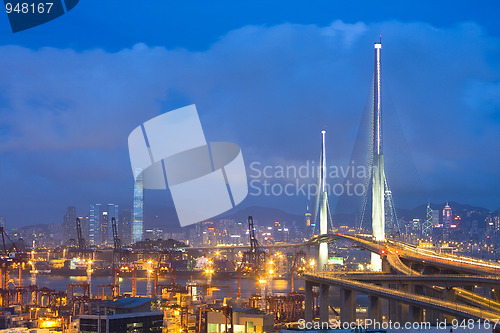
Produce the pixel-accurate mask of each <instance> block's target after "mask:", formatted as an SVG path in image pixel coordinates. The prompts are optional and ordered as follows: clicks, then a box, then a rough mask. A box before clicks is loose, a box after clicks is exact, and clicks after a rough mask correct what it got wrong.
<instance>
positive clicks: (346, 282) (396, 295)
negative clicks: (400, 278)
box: [304, 273, 498, 322]
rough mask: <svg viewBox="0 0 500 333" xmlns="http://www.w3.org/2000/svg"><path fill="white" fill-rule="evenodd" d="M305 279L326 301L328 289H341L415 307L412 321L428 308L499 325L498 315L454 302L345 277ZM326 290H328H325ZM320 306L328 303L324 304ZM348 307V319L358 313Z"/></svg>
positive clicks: (343, 308) (343, 309) (331, 275)
mask: <svg viewBox="0 0 500 333" xmlns="http://www.w3.org/2000/svg"><path fill="white" fill-rule="evenodd" d="M304 278H305V279H306V281H307V282H308V283H306V289H307V288H311V287H312V285H318V286H320V297H323V298H325V297H326V298H327V297H328V288H327V287H329V286H334V287H339V288H341V289H343V290H349V291H354V292H360V293H363V294H367V295H369V296H372V297H377V298H383V299H388V300H394V301H397V302H400V303H403V304H408V305H410V306H412V307H413V310H412V311H410V316H411V318H409V319H410V321H419V320H422V309H424V308H425V309H429V310H435V311H439V312H440V313H444V314H447V315H450V316H453V317H456V318H465V319H474V320H489V321H491V322H495V321H496V320H498V313H497V312H496V311H488V310H484V309H481V308H477V307H474V306H469V305H463V304H458V303H457V302H454V301H446V300H440V299H436V298H432V297H427V296H421V295H415V294H410V293H407V292H404V291H400V290H394V289H390V288H385V287H381V286H378V285H374V284H370V283H365V282H361V281H355V280H352V279H347V278H343V277H342V276H339V275H338V274H334V273H322V274H304ZM325 286H327V287H326V288H325ZM325 291H326V292H325ZM307 295H308V290H306V297H307ZM320 302H325V301H324V300H323V301H322V300H320ZM325 303H326V302H325ZM344 303H345V302H344ZM306 304H307V300H306ZM353 305H354V303H353ZM348 306H349V305H348V304H342V306H341V313H342V312H344V313H345V315H346V314H348V313H349V312H353V311H354V310H353V309H347V307H348ZM307 316H308V311H307V309H306V321H307V320H308V318H307ZM348 317H349V315H347V318H345V319H346V320H347V321H349V319H351V320H352V319H353V318H348ZM310 319H311V320H312V318H310ZM323 319H326V318H322V320H323ZM342 321H344V320H342Z"/></svg>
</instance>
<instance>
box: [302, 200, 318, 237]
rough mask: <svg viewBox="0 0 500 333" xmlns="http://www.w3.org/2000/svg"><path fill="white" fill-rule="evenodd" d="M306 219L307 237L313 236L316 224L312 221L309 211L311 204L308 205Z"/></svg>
mask: <svg viewBox="0 0 500 333" xmlns="http://www.w3.org/2000/svg"><path fill="white" fill-rule="evenodd" d="M305 220H306V237H311V236H312V235H313V233H314V229H315V227H316V224H315V223H314V222H312V221H311V212H310V211H309V206H307V210H306V214H305Z"/></svg>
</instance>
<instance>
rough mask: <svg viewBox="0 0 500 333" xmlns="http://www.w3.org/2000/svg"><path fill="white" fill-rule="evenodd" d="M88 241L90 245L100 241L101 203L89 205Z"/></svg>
mask: <svg viewBox="0 0 500 333" xmlns="http://www.w3.org/2000/svg"><path fill="white" fill-rule="evenodd" d="M89 242H90V244H91V245H98V244H99V243H100V242H101V204H95V205H90V214H89Z"/></svg>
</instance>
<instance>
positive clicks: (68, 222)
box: [63, 206, 77, 242]
mask: <svg viewBox="0 0 500 333" xmlns="http://www.w3.org/2000/svg"><path fill="white" fill-rule="evenodd" d="M71 238H73V239H75V240H76V239H77V236H76V207H73V206H69V207H68V208H67V209H66V214H64V219H63V241H64V242H67V241H69V240H70V239H71Z"/></svg>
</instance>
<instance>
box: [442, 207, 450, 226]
mask: <svg viewBox="0 0 500 333" xmlns="http://www.w3.org/2000/svg"><path fill="white" fill-rule="evenodd" d="M451 220H452V211H451V207H450V206H449V205H448V203H446V206H444V209H443V227H444V228H445V230H449V229H450V227H451Z"/></svg>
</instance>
